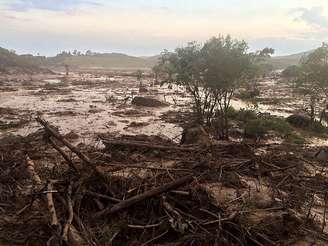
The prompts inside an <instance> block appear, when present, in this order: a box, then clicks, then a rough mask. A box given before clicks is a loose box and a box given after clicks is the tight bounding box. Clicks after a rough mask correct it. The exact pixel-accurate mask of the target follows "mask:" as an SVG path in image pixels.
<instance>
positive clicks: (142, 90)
mask: <svg viewBox="0 0 328 246" xmlns="http://www.w3.org/2000/svg"><path fill="white" fill-rule="evenodd" d="M143 92H148V89H147V88H146V87H143V86H141V87H139V93H143Z"/></svg>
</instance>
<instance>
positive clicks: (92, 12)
mask: <svg viewBox="0 0 328 246" xmlns="http://www.w3.org/2000/svg"><path fill="white" fill-rule="evenodd" d="M219 34H222V35H227V34H230V35H231V36H232V37H233V38H236V39H244V40H245V41H247V42H248V44H249V47H250V50H251V51H254V50H259V49H262V48H265V47H270V48H274V49H275V50H276V55H287V54H293V53H298V52H302V51H307V50H311V49H314V48H316V47H318V46H320V45H321V44H322V42H325V41H328V1H327V0H248V1H247V0H229V1H226V0H0V47H4V48H7V49H13V50H16V51H17V53H19V54H23V53H24V54H25V53H30V54H38V53H39V54H40V55H47V56H52V55H55V54H57V53H58V52H60V51H63V50H74V49H77V50H81V51H86V50H88V49H90V50H92V51H95V52H120V53H126V54H130V55H137V56H143V55H144V56H149V55H155V54H159V53H160V52H161V51H163V50H164V49H168V50H173V49H174V48H176V47H181V46H183V45H185V44H186V43H187V42H189V41H198V42H205V41H206V40H207V39H209V38H210V37H212V36H217V35H219Z"/></svg>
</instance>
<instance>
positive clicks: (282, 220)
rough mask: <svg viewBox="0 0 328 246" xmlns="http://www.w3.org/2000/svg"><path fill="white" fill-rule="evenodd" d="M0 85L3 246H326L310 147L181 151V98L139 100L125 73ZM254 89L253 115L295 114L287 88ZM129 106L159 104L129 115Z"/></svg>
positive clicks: (318, 176)
mask: <svg viewBox="0 0 328 246" xmlns="http://www.w3.org/2000/svg"><path fill="white" fill-rule="evenodd" d="M0 81H1V86H0V90H1V92H0V95H1V96H0V139H1V141H0V157H1V158H0V169H1V174H0V191H1V192H0V244H1V245H2V244H3V245H327V243H328V234H327V226H326V208H327V205H328V195H327V192H326V188H327V184H328V178H327V163H326V161H319V160H317V159H316V158H315V157H314V153H315V152H316V151H317V149H318V148H317V147H311V146H309V145H300V146H297V145H293V144H276V143H275V144H273V143H269V142H267V141H266V142H262V143H257V144H255V145H254V144H251V143H249V142H243V143H236V142H223V141H213V139H210V138H208V141H207V139H206V138H205V140H204V139H202V140H204V141H201V142H197V143H194V144H191V145H190V144H188V145H180V144H179V142H180V138H181V132H182V129H183V128H182V127H183V125H184V124H185V123H186V122H188V120H190V117H191V115H190V113H189V104H190V98H189V97H188V95H187V94H186V93H185V92H184V90H183V89H182V88H179V87H173V88H169V87H167V86H159V85H153V84H152V79H151V78H147V77H146V78H145V79H144V80H143V81H142V84H143V85H144V87H145V88H146V90H144V91H143V92H139V82H137V80H136V78H135V77H134V76H132V75H131V74H128V73H124V74H122V73H119V72H116V73H114V74H113V73H111V74H90V73H88V74H86V73H84V74H72V75H70V76H69V77H66V76H63V75H60V74H57V75H51V76H45V75H39V76H36V75H34V76H33V77H31V76H11V77H9V76H7V77H3V78H1V79H0ZM260 86H261V90H262V91H264V93H262V94H261V96H260V99H259V101H260V104H259V110H260V111H261V112H263V113H265V112H269V113H271V114H273V115H278V116H284V117H285V116H288V115H290V114H291V113H294V112H295V111H298V110H300V109H301V107H302V104H301V103H300V100H298V99H297V97H295V96H294V95H293V94H292V93H291V88H290V85H286V84H281V82H279V81H276V80H272V79H270V78H267V79H265V80H263V81H262V82H261V83H260ZM136 96H142V97H152V98H155V99H157V100H159V101H160V102H162V103H156V104H157V106H156V107H144V106H136V105H134V104H132V100H133V98H135V97H136ZM141 101H142V100H141ZM158 105H159V106H158ZM233 106H234V107H235V108H237V109H238V108H240V107H247V102H242V101H241V100H238V99H235V100H234V102H233ZM36 118H37V119H38V120H36ZM44 119H45V120H46V121H44ZM26 225H28V226H26ZM1 240H2V241H1Z"/></svg>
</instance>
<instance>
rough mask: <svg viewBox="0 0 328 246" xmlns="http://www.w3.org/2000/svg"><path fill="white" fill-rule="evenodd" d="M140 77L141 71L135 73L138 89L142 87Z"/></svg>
mask: <svg viewBox="0 0 328 246" xmlns="http://www.w3.org/2000/svg"><path fill="white" fill-rule="evenodd" d="M142 76H143V72H142V71H141V70H138V71H137V72H136V77H137V81H138V82H139V87H142Z"/></svg>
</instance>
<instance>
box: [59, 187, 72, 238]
mask: <svg viewBox="0 0 328 246" xmlns="http://www.w3.org/2000/svg"><path fill="white" fill-rule="evenodd" d="M72 186H73V184H72V183H70V185H69V186H68V194H67V206H68V219H67V222H66V224H65V225H64V229H63V236H62V237H63V240H64V241H65V242H68V231H69V230H70V229H71V225H72V222H73V218H74V210H73V202H72V198H71V196H72Z"/></svg>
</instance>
